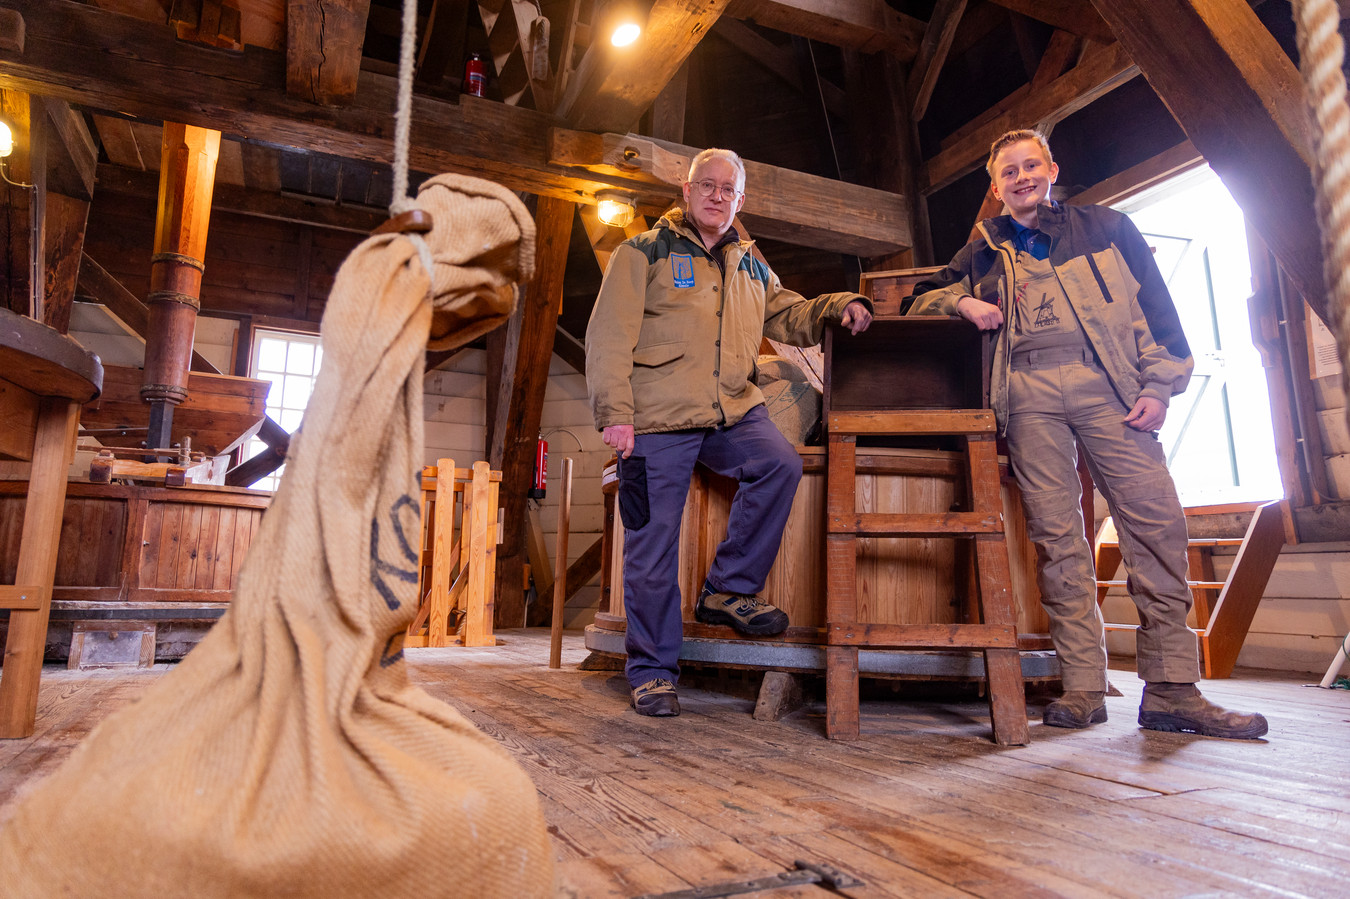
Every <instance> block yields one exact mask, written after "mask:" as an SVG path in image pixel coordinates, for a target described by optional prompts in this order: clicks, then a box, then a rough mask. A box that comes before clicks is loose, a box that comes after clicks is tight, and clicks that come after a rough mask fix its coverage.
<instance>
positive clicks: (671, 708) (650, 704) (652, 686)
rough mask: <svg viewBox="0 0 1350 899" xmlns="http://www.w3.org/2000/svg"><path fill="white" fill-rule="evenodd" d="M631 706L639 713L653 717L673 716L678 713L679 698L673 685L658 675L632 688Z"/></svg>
mask: <svg viewBox="0 0 1350 899" xmlns="http://www.w3.org/2000/svg"><path fill="white" fill-rule="evenodd" d="M633 708H635V709H637V713H638V714H639V715H650V716H652V717H653V718H673V717H675V716H676V715H678V714H680V699H679V697H678V696H676V695H675V685H674V684H672V683H671V682H670V681H668V680H666V679H665V678H660V677H658V678H657V679H655V680H649V681H647V682H646V683H645V684H641V685H640V686H637V687H634V688H633Z"/></svg>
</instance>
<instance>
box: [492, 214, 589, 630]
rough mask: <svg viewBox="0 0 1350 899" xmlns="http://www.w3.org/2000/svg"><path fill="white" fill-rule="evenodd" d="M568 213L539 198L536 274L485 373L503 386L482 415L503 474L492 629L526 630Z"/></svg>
mask: <svg viewBox="0 0 1350 899" xmlns="http://www.w3.org/2000/svg"><path fill="white" fill-rule="evenodd" d="M573 214H574V205H573V204H572V203H571V202H569V201H567V200H556V199H553V198H552V197H540V198H539V204H538V209H537V211H536V213H535V224H536V227H537V229H538V242H537V244H536V248H535V274H534V279H533V280H531V281H530V283H529V285H528V286H527V287H526V288H525V290H524V292H523V294H522V296H521V299H520V305H519V306H518V307H517V308H516V311H515V313H513V314H512V316H511V321H510V322H509V323H508V325H507V328H506V330H507V334H506V347H505V350H504V353H503V358H502V363H501V371H500V372H496V373H491V374H490V376H489V380H492V378H493V377H497V378H499V379H500V380H501V382H502V386H501V388H500V390H499V393H498V395H497V403H496V405H495V406H494V407H489V408H488V410H487V414H488V416H489V417H490V418H492V419H493V424H492V427H491V428H490V429H489V430H490V431H491V432H492V435H493V442H492V446H491V447H489V453H488V459H489V461H490V462H491V467H492V468H494V469H497V470H498V471H500V472H501V473H502V484H503V485H504V489H503V491H502V495H501V505H502V512H503V515H502V530H503V533H502V547H501V553H500V558H499V561H498V564H499V567H500V570H499V571H498V577H497V580H498V582H499V583H500V584H501V585H502V588H503V589H502V593H501V595H500V596H499V597H496V603H497V622H496V624H497V626H498V627H519V626H522V625H524V624H525V594H524V591H523V590H521V589H520V584H521V583H522V581H523V580H524V578H523V577H522V568H523V566H524V562H525V556H526V553H525V540H524V533H525V511H526V508H525V499H526V497H525V486H526V485H528V484H529V483H530V475H531V472H532V471H533V467H534V455H535V441H536V439H537V438H538V436H539V422H540V419H541V418H542V417H543V413H544V392H545V390H546V389H547V388H548V368H549V363H550V362H551V361H552V359H553V335H554V334H555V333H556V332H557V328H558V306H559V304H560V303H561V301H562V284H563V272H564V270H565V269H566V267H567V248H568V245H569V244H570V242H571V238H572V216H573Z"/></svg>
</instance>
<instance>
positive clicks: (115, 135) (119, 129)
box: [94, 114, 146, 171]
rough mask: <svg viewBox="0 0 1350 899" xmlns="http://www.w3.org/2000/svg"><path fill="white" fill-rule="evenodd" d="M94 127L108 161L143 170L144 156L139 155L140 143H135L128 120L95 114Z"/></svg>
mask: <svg viewBox="0 0 1350 899" xmlns="http://www.w3.org/2000/svg"><path fill="white" fill-rule="evenodd" d="M94 129H95V130H97V131H98V137H99V140H100V141H101V142H102V143H103V150H104V152H105V153H107V154H108V160H109V161H110V162H112V163H113V164H114V165H120V166H123V167H125V168H134V169H139V170H140V171H145V169H146V165H145V158H144V157H142V156H141V148H140V145H139V144H138V143H136V135H135V134H134V133H133V132H132V130H131V123H130V122H129V121H127V120H126V119H119V118H116V117H114V116H106V115H98V114H95V115H94Z"/></svg>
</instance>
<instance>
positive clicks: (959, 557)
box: [587, 447, 1053, 676]
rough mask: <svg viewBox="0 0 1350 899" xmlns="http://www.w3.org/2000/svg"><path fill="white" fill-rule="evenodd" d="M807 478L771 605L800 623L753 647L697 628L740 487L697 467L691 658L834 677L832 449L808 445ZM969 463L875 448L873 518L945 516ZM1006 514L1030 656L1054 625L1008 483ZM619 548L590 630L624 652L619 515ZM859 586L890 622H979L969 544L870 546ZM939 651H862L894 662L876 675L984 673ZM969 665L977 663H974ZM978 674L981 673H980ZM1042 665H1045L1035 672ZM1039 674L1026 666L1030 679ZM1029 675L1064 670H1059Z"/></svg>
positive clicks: (601, 646) (869, 476) (683, 569)
mask: <svg viewBox="0 0 1350 899" xmlns="http://www.w3.org/2000/svg"><path fill="white" fill-rule="evenodd" d="M798 452H799V453H800V454H801V456H802V464H803V477H802V482H801V484H800V485H798V487H797V495H796V497H795V499H794V500H793V505H792V514H791V516H790V517H789V519H788V524H787V528H786V530H785V531H784V533H783V542H782V547H781V549H780V551H779V554H778V560H777V562H775V564H774V567H773V569H772V571H771V572H770V573H769V579H768V582H767V583H766V585H765V588H764V592H763V593H762V594H761V595H762V596H763V598H764V599H765V600H766V601H768V602H771V603H773V604H774V605H776V606H778V607H779V608H781V609H783V610H784V611H785V612H787V614H788V618H789V620H790V621H791V625H790V626H789V627H788V630H787V631H786V632H785V633H783V634H781V635H779V636H776V637H764V638H757V639H753V640H748V639H744V638H741V637H739V636H737V635H735V634H734V633H733V632H732V631H731V630H730V629H728V628H724V627H712V626H709V625H704V624H700V623H698V622H697V621H695V620H694V612H693V609H694V603H695V601H696V600H697V599H698V594H699V591H700V590H701V589H702V586H703V579H704V577H705V576H706V575H707V572H708V567H709V566H710V565H711V563H712V559H713V556H714V554H715V553H716V550H717V543H718V542H719V541H720V540H721V539H722V536H723V535H724V534H725V532H726V522H727V516H728V514H729V511H730V507H731V498H732V496H733V495H734V493H735V482H734V481H731V480H729V479H726V478H721V477H718V476H717V475H714V474H711V473H710V472H707V471H706V470H703V469H696V470H695V473H694V477H693V480H692V482H691V485H690V491H689V497H688V499H687V500H686V503H685V510H684V520H683V524H682V530H681V542H680V562H679V581H680V593H681V596H682V600H683V605H682V618H683V620H684V634H685V648H684V651H683V654H682V658H684V659H686V660H689V661H710V662H714V663H724V664H728V665H750V666H757V667H758V666H763V667H773V668H792V669H820V670H823V668H824V654H823V649H820V648H821V647H823V646H824V644H825V632H824V626H825V449H824V448H823V447H798ZM959 459H960V457H959V455H958V454H956V453H953V452H947V451H943V450H928V449H898V448H897V449H891V448H869V449H865V450H863V449H860V450H859V452H858V472H859V474H858V495H859V508H860V510H862V511H869V512H872V511H875V512H907V511H945V510H947V509H949V508H951V507H952V506H953V505H954V504H956V503H959V502H961V501H962V499H963V496H964V492H965V474H964V470H963V467H962V465H961V464H960V462H959ZM1003 501H1004V502H1003V505H1004V517H1005V522H1006V530H1007V538H1008V555H1009V562H1010V567H1011V572H1012V582H1013V592H1014V596H1015V599H1016V603H1017V608H1018V632H1019V634H1020V635H1023V636H1022V637H1021V639H1020V641H1019V642H1021V643H1022V645H1023V648H1024V649H1026V650H1045V649H1048V648H1049V641H1048V639H1047V638H1046V637H1045V636H1044V634H1045V633H1046V632H1047V631H1048V629H1049V623H1048V619H1047V618H1046V615H1045V612H1044V610H1043V609H1042V608H1041V606H1040V601H1039V594H1038V593H1037V590H1036V584H1035V570H1036V569H1035V551H1034V549H1033V548H1032V547H1031V545H1030V543H1029V541H1028V540H1027V538H1026V525H1025V520H1024V518H1023V516H1022V509H1021V500H1020V497H1019V496H1018V494H1017V488H1016V486H1015V485H1014V484H1013V483H1012V482H1011V480H1010V479H1009V478H1006V477H1005V478H1004V482H1003ZM613 522H614V523H613V527H614V539H613V540H612V541H611V547H612V550H611V551H612V557H611V559H610V565H609V569H610V570H611V571H612V572H613V574H612V576H611V577H610V578H609V579H608V582H607V583H606V584H604V585H603V588H604V590H603V591H602V592H607V593H608V596H609V608H608V609H601V611H600V613H599V614H598V615H597V616H596V619H595V623H594V624H593V625H592V626H591V628H589V629H588V630H587V646H588V647H589V648H591V649H594V650H597V651H601V652H616V653H622V652H623V643H622V633H623V630H624V627H625V619H624V611H623V575H622V571H623V537H622V534H623V524H622V521H621V519H620V517H619V516H618V515H615V516H613ZM859 543H860V547H859V558H858V570H857V589H858V596H859V598H860V603H861V606H862V611H863V613H864V614H865V615H866V616H867V620H869V621H876V622H879V623H887V624H910V623H916V624H917V623H958V622H963V621H967V620H969V616H970V615H971V614H972V596H973V592H972V585H971V583H970V581H971V566H970V558H969V555H968V553H969V547H968V542H967V541H961V540H957V539H954V538H879V539H865V540H861V541H859ZM934 655H936V654H933V653H881V652H877V653H863V656H864V660H866V658H867V657H868V656H873V657H882V656H885V659H883V660H882V661H881V663H880V664H879V665H878V666H876V667H877V670H875V671H873V672H872V673H878V674H884V673H892V674H897V675H899V674H905V673H916V674H923V675H941V674H944V673H951V674H954V675H958V676H963V675H966V674H970V673H971V672H972V671H974V670H975V669H977V668H981V666H982V663H980V662H979V659H978V657H977V656H972V655H970V654H965V653H962V654H960V655H961V656H962V660H961V661H960V663H959V664H957V665H956V666H955V667H952V666H951V665H943V664H937V663H936V662H935V661H934V659H933V657H934ZM967 661H970V663H971V664H967ZM972 664H973V665H974V668H972V667H971V665H972ZM1033 667H1034V666H1033ZM1027 668H1028V666H1027V665H1026V664H1025V663H1024V670H1026V669H1027ZM1042 668H1044V670H1041V669H1036V670H1032V671H1029V672H1028V673H1029V674H1035V675H1041V674H1046V675H1048V674H1051V673H1053V672H1052V671H1051V670H1050V669H1049V668H1048V667H1045V666H1042Z"/></svg>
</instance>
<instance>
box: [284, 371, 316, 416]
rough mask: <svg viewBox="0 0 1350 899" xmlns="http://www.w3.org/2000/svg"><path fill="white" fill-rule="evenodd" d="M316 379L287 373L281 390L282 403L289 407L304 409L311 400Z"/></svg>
mask: <svg viewBox="0 0 1350 899" xmlns="http://www.w3.org/2000/svg"><path fill="white" fill-rule="evenodd" d="M313 389H314V379H313V378H307V377H304V376H303V375H287V376H286V380H285V382H284V386H283V388H282V392H281V405H282V406H284V407H286V408H287V409H303V408H305V404H306V403H308V402H309V394H310V391H312V390H313Z"/></svg>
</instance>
